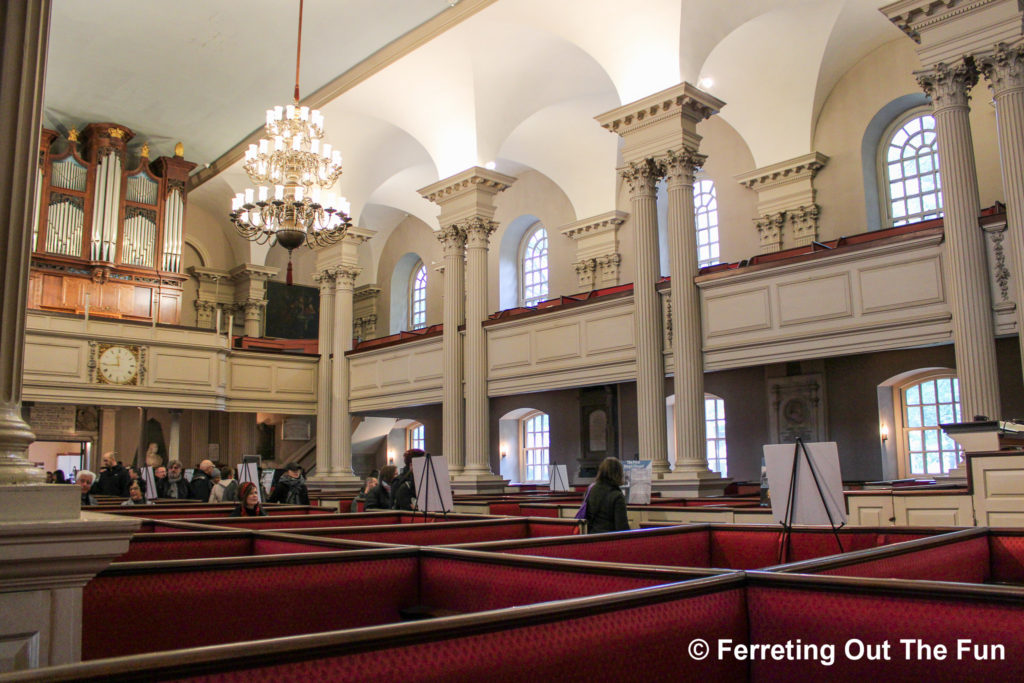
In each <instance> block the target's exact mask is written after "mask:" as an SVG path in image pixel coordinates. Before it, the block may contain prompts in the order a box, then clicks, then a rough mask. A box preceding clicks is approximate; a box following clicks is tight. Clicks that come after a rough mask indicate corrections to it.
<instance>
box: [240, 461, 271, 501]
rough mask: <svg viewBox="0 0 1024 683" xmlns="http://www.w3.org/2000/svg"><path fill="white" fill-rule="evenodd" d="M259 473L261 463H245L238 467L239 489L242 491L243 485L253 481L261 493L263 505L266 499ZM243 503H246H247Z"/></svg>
mask: <svg viewBox="0 0 1024 683" xmlns="http://www.w3.org/2000/svg"><path fill="white" fill-rule="evenodd" d="M259 472H260V466H259V463H255V462H243V463H242V464H241V465H239V466H238V476H237V477H236V478H237V479H238V487H239V489H241V487H242V484H244V483H245V482H247V481H251V482H252V483H254V484H256V490H257V491H259V494H260V502H261V503H262V502H263V501H264V499H265V496H264V495H263V487H262V486H260V479H259V476H260V475H259ZM271 475H273V471H271ZM242 502H243V503H244V502H245V501H242Z"/></svg>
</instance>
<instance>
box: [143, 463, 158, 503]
mask: <svg viewBox="0 0 1024 683" xmlns="http://www.w3.org/2000/svg"><path fill="white" fill-rule="evenodd" d="M141 471H142V481H144V482H146V500H156V476H155V475H154V474H153V468H152V467H143V468H142V470H141Z"/></svg>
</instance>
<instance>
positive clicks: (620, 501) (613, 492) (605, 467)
mask: <svg viewBox="0 0 1024 683" xmlns="http://www.w3.org/2000/svg"><path fill="white" fill-rule="evenodd" d="M624 478H625V474H624V472H623V470H622V463H621V462H620V461H619V459H618V458H605V459H604V460H603V461H602V462H601V466H600V467H598V468H597V481H595V482H594V486H593V488H591V489H590V492H589V493H588V494H587V533H590V534H601V533H605V532H607V531H626V530H627V529H629V521H628V520H627V519H626V497H625V496H624V495H623V494H622V491H621V490H620V489H619V487H620V486H622V482H623V479H624Z"/></svg>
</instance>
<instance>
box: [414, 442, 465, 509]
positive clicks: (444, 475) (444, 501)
mask: <svg viewBox="0 0 1024 683" xmlns="http://www.w3.org/2000/svg"><path fill="white" fill-rule="evenodd" d="M410 466H411V467H412V483H413V486H415V487H416V510H418V511H420V512H451V511H452V510H454V509H455V504H454V501H453V500H452V482H451V479H450V478H449V476H448V461H447V460H445V459H444V456H443V455H421V456H418V457H415V458H413V459H412V465H410Z"/></svg>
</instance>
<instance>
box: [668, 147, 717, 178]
mask: <svg viewBox="0 0 1024 683" xmlns="http://www.w3.org/2000/svg"><path fill="white" fill-rule="evenodd" d="M707 159H708V157H707V155H706V154H698V153H697V152H696V151H693V150H689V149H685V148H684V149H681V150H679V151H671V150H670V151H669V153H668V155H667V156H666V157H665V158H664V160H663V164H664V169H665V177H666V179H667V180H668V182H669V184H670V185H675V184H682V185H693V177H694V174H696V173H697V171H698V170H700V168H701V166H703V165H704V162H705V161H707Z"/></svg>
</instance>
